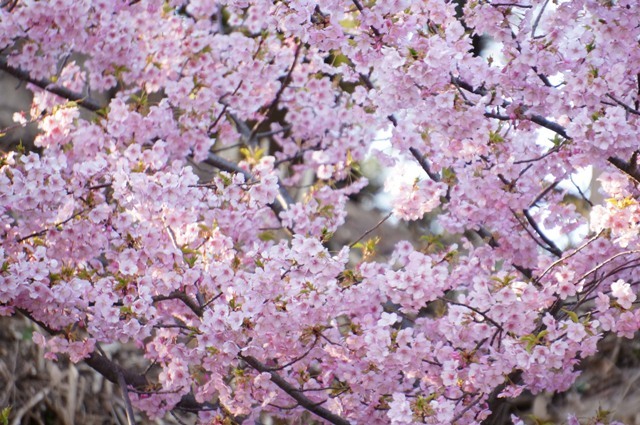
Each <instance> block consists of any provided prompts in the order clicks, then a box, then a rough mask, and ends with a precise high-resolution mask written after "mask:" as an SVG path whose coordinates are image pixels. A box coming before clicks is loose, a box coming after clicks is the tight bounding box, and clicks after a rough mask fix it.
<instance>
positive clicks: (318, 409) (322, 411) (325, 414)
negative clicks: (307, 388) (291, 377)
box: [239, 355, 350, 425]
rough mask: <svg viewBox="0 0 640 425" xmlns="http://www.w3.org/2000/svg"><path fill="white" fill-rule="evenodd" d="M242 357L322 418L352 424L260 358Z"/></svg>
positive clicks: (341, 423) (336, 424) (337, 424)
mask: <svg viewBox="0 0 640 425" xmlns="http://www.w3.org/2000/svg"><path fill="white" fill-rule="evenodd" d="M239 357H240V359H242V360H244V361H245V362H246V363H247V364H248V365H249V366H251V367H252V368H254V369H255V370H257V371H258V372H261V373H264V372H266V373H268V374H269V375H271V381H272V382H273V383H274V384H276V385H277V386H278V387H279V388H280V389H281V390H283V391H284V392H286V393H287V394H289V395H290V396H291V398H293V399H294V400H295V401H297V402H298V404H300V406H302V407H304V408H305V409H307V410H308V411H309V412H311V413H313V414H315V415H317V416H319V417H321V418H322V419H324V420H326V421H328V422H330V423H332V424H334V425H350V422H349V421H347V420H346V419H344V418H343V417H341V416H339V415H336V414H335V413H333V412H331V411H330V410H328V409H326V408H324V407H322V406H320V404H321V403H318V402H315V401H312V400H311V399H309V398H308V397H307V396H305V395H304V394H303V392H302V391H300V390H298V389H297V388H295V387H294V386H293V385H291V384H290V383H289V382H287V381H286V380H285V379H284V378H283V377H282V376H280V375H278V374H277V373H276V372H274V371H273V370H271V369H270V368H269V367H267V366H265V365H264V364H262V363H261V362H260V361H259V360H258V359H256V358H255V357H252V356H243V355H240V356H239Z"/></svg>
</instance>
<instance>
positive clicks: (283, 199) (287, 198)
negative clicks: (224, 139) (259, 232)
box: [204, 152, 295, 216]
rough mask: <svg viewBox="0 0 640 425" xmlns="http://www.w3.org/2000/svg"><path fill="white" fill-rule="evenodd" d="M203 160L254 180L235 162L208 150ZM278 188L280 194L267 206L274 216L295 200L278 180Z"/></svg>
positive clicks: (223, 169)
mask: <svg viewBox="0 0 640 425" xmlns="http://www.w3.org/2000/svg"><path fill="white" fill-rule="evenodd" d="M204 162H205V164H209V165H211V166H213V167H216V168H217V169H219V170H222V171H228V172H230V173H240V174H242V175H244V177H245V180H246V181H252V180H254V177H253V175H252V174H251V173H250V172H248V171H247V170H245V169H243V168H241V167H240V166H239V165H238V164H236V163H235V162H232V161H229V160H227V159H224V158H222V157H220V156H218V155H215V154H213V153H211V152H209V155H208V156H207V159H205V160H204ZM278 188H279V191H280V195H279V196H278V197H276V201H275V202H273V203H271V204H269V207H270V208H271V210H272V211H273V212H274V213H275V214H276V216H279V215H280V213H281V212H282V211H285V210H288V209H289V206H290V205H292V204H295V201H294V200H293V198H292V197H291V195H290V194H289V192H287V191H286V189H284V187H282V184H281V183H280V182H279V181H278Z"/></svg>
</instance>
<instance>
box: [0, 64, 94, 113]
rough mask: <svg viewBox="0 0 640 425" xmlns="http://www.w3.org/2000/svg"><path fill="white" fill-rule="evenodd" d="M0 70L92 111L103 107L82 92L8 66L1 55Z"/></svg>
mask: <svg viewBox="0 0 640 425" xmlns="http://www.w3.org/2000/svg"><path fill="white" fill-rule="evenodd" d="M0 70H3V71H4V72H6V73H8V74H11V75H13V76H14V77H16V78H17V79H19V80H21V81H26V82H28V83H31V84H33V85H36V86H38V87H40V88H41V89H43V90H46V91H48V92H50V93H53V94H56V95H58V96H60V97H63V98H65V99H68V100H71V101H74V102H77V103H78V105H80V106H82V107H83V108H85V109H88V110H90V111H92V112H97V111H99V110H100V109H103V108H104V106H103V105H101V104H100V102H98V101H97V100H95V99H92V98H90V97H87V96H83V95H82V94H80V93H76V92H74V91H71V90H69V89H67V88H65V87H60V86H57V85H56V84H55V83H53V82H51V81H50V80H46V79H42V80H37V79H35V78H32V77H31V76H30V75H29V73H28V72H27V71H24V70H22V69H19V68H14V67H12V66H10V65H9V64H8V63H7V59H6V58H4V57H1V56H0Z"/></svg>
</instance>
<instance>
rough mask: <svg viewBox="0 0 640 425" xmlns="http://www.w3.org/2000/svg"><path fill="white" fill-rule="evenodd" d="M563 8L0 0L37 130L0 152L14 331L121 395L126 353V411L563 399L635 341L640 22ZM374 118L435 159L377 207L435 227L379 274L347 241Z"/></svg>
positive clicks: (11, 68) (5, 54)
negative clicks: (112, 349)
mask: <svg viewBox="0 0 640 425" xmlns="http://www.w3.org/2000/svg"><path fill="white" fill-rule="evenodd" d="M552 3H553V5H551V4H549V2H547V1H534V0H521V1H519V2H517V3H508V4H507V3H498V2H491V1H481V2H478V1H468V2H466V5H465V6H464V7H463V8H462V12H460V9H456V4H457V3H456V2H450V1H447V0H429V1H424V2H410V1H405V0H393V1H392V0H388V1H376V2H363V1H359V0H330V1H324V2H309V1H304V0H292V1H288V2H265V1H256V0H228V1H213V0H193V1H187V0H170V1H163V0H149V1H104V0H77V1H70V0H56V1H47V2H27V1H25V2H21V1H17V2H16V1H8V2H2V3H1V6H0V51H1V52H2V53H1V54H0V69H2V70H3V71H5V72H8V73H10V74H13V75H14V76H17V77H18V78H21V79H23V80H25V82H26V83H29V85H28V87H29V89H30V90H32V91H33V92H34V97H33V104H32V107H31V109H30V110H29V111H19V112H17V113H16V115H15V120H16V125H18V126H20V125H26V124H27V123H28V122H32V121H35V122H37V125H38V129H39V134H38V136H37V137H36V139H35V141H34V145H33V149H32V151H30V152H29V151H24V150H17V151H15V152H9V153H5V154H3V155H2V157H1V158H0V241H1V245H0V314H2V315H13V314H18V313H20V314H25V315H27V316H28V317H30V318H31V319H33V320H34V321H36V322H37V323H38V324H39V325H40V326H41V327H42V329H41V331H40V332H38V333H36V334H34V340H35V341H36V343H38V344H39V345H40V346H42V347H45V349H46V352H47V354H46V356H47V358H51V359H56V358H58V357H59V356H60V355H68V356H69V357H70V359H71V360H72V361H74V362H78V361H82V360H83V359H84V360H86V361H87V362H88V363H89V364H90V365H91V366H93V367H94V368H96V370H98V371H99V372H101V373H104V374H106V376H107V377H108V378H109V379H112V380H113V379H115V378H114V377H113V376H109V371H108V368H107V369H105V368H104V367H103V365H104V362H107V361H108V359H106V358H102V357H103V356H102V354H101V353H100V350H98V349H97V347H99V344H101V343H105V344H106V343H113V342H134V343H135V344H136V346H137V347H138V348H139V350H140V353H141V355H143V356H144V358H145V359H146V360H147V361H148V362H149V364H152V365H153V367H154V368H155V369H157V373H155V374H153V376H157V381H155V382H147V381H146V379H147V378H146V377H145V376H143V375H142V371H140V375H139V379H138V378H136V379H134V378H132V376H133V375H131V374H128V375H127V378H126V379H127V384H128V385H129V386H130V387H134V388H135V389H136V390H138V392H137V393H134V392H131V394H130V398H131V400H132V401H133V403H134V404H135V405H136V406H137V407H138V408H139V409H141V410H143V411H145V412H146V413H147V414H148V415H150V416H161V415H163V414H165V413H167V412H168V411H171V410H172V409H186V410H191V411H193V410H195V411H198V412H199V415H200V420H201V421H202V423H222V421H223V420H224V419H225V418H227V417H228V418H233V419H234V420H236V421H243V420H244V421H245V422H246V423H252V421H253V420H254V419H256V418H258V417H259V416H260V415H262V414H264V413H271V414H274V415H277V416H282V417H289V418H291V419H296V418H298V419H299V418H306V417H307V416H305V415H308V414H309V412H310V413H311V414H313V415H316V416H317V417H319V418H322V419H323V420H325V421H327V422H328V423H334V424H348V423H354V424H355V423H371V424H386V423H391V424H410V423H429V424H450V423H457V424H478V423H480V422H482V421H483V420H484V419H486V418H487V417H489V416H490V415H492V414H495V412H496V411H497V410H498V409H497V408H498V406H499V403H500V402H501V400H503V399H504V398H510V397H516V396H517V395H518V394H520V393H521V392H522V391H524V390H528V391H532V392H539V391H564V390H567V389H568V388H569V387H570V386H571V385H572V384H573V382H574V381H575V379H576V377H577V376H578V374H579V372H578V370H577V368H576V366H577V365H579V363H580V361H581V360H583V359H584V358H586V357H588V356H591V355H593V354H594V353H595V352H596V343H597V342H598V341H599V340H600V339H601V338H602V336H603V335H605V334H606V333H615V334H616V335H618V336H624V337H632V336H633V335H634V333H635V332H636V331H637V330H638V329H640V310H638V309H636V308H635V304H636V303H637V287H638V284H639V283H640V281H639V280H638V276H639V273H638V267H639V264H640V263H639V261H640V207H639V205H640V204H639V199H640V192H639V191H638V183H639V182H640V163H639V162H638V157H639V151H638V143H637V140H636V135H637V133H638V126H639V125H640V119H639V117H640V109H639V106H638V104H639V102H640V99H639V98H638V94H637V93H638V92H639V88H638V85H639V82H638V78H637V76H638V75H640V45H639V44H638V40H639V38H640V28H638V25H637V23H638V21H639V20H640V9H639V8H638V7H637V5H636V4H635V3H634V2H633V1H631V0H617V1H596V0H573V1H569V2H557V3H558V4H555V2H552ZM460 13H462V15H461V14H460ZM474 34H475V35H478V36H479V35H483V36H484V37H487V38H490V39H491V43H492V45H493V47H494V49H493V50H492V51H491V52H490V53H488V54H485V56H487V55H489V56H487V57H483V56H481V55H478V54H474V51H473V44H472V35H474ZM476 53H477V52H476ZM485 53H486V52H485ZM98 99H106V100H103V101H99V100H98ZM389 131H390V132H391V137H390V143H391V148H392V149H394V150H395V151H397V152H399V155H401V156H403V157H404V158H403V160H404V161H415V162H416V164H417V165H419V166H420V167H421V172H420V174H419V175H417V176H415V175H411V174H410V173H408V172H406V170H403V169H402V167H401V166H397V167H396V168H394V169H392V170H391V173H392V174H390V176H389V177H388V178H387V183H386V184H385V188H384V190H386V191H387V192H389V194H390V195H391V198H392V199H393V207H392V214H393V216H394V217H395V219H397V220H399V221H417V220H422V219H423V218H424V217H425V215H427V214H428V215H429V217H430V218H431V219H433V220H435V222H436V224H437V225H436V226H432V230H433V229H435V230H437V232H439V233H437V234H425V235H424V236H425V238H422V239H421V240H420V241H415V246H414V245H412V244H411V243H410V242H407V241H404V242H401V243H398V244H397V245H396V247H395V249H394V251H393V253H392V254H391V255H390V256H389V258H383V257H376V256H375V255H373V253H372V250H373V248H372V245H374V244H370V243H368V242H367V241H366V240H363V241H361V242H362V243H361V244H358V245H356V244H355V242H358V241H353V242H354V243H353V244H350V245H345V246H335V242H334V240H336V239H334V235H335V234H337V233H339V232H341V230H342V229H343V227H342V226H343V224H344V223H345V220H346V218H347V205H348V203H349V202H350V199H351V198H355V197H356V196H357V195H359V194H361V193H363V191H364V189H365V188H366V187H368V184H369V182H368V181H367V179H366V178H364V177H361V167H360V164H361V163H363V161H365V160H366V159H367V155H368V153H369V152H370V148H371V146H372V144H373V142H374V141H375V139H376V138H378V137H379V136H380V134H382V132H387V134H388V132H389ZM1 132H3V130H2V131H0V133H1ZM549 134H551V136H549ZM549 138H550V139H551V141H548V140H547V139H549ZM238 147H239V148H240V149H237V148H238ZM378 158H379V160H380V162H381V163H384V164H390V163H393V162H394V161H395V160H394V159H393V158H391V157H390V156H385V154H384V153H379V154H378ZM398 164H400V162H398ZM587 166H590V167H593V168H592V169H593V173H594V174H595V175H597V176H599V178H598V179H595V180H594V182H595V183H594V184H593V185H591V189H592V190H591V192H588V193H585V192H583V191H582V190H579V189H578V190H572V189H566V187H570V186H569V185H566V184H564V183H566V182H570V181H571V176H573V175H574V174H575V173H576V172H577V171H580V170H582V169H584V167H587ZM599 195H603V196H601V197H600V196H599ZM600 199H602V200H600ZM590 204H592V205H590ZM576 205H578V206H582V208H579V207H576ZM434 217H435V218H434ZM356 219H357V218H356ZM548 229H553V232H551V231H550V230H548ZM581 229H582V230H584V229H588V232H586V231H582V232H577V230H581ZM372 231H375V229H372ZM425 233H426V231H425ZM554 234H566V235H569V234H571V235H574V236H572V239H571V243H570V244H569V246H565V245H566V244H565V245H562V244H560V243H558V242H557V237H554V236H553V235H554ZM584 234H586V236H584V237H582V236H575V235H584ZM365 236H367V235H365ZM358 246H360V247H362V248H360V249H361V250H362V251H363V253H364V255H362V256H360V257H359V256H357V255H352V254H354V253H355V251H356V250H357V248H356V247H358ZM113 367H114V368H115V367H116V366H115V365H114V366H113ZM114 370H115V369H114ZM514 420H516V421H518V419H517V418H516V419H514ZM570 422H571V423H577V420H576V419H575V418H572V419H571V420H570Z"/></svg>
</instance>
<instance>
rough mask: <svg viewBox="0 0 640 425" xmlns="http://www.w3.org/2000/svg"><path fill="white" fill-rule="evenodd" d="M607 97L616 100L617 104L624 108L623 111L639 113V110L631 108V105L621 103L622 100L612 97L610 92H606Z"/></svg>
mask: <svg viewBox="0 0 640 425" xmlns="http://www.w3.org/2000/svg"><path fill="white" fill-rule="evenodd" d="M606 96H607V97H608V98H609V99H611V100H613V101H614V102H616V103H617V104H618V105H620V106H622V107H623V108H624V110H625V111H627V112H628V113H630V114H634V115H640V111H638V110H637V109H633V108H632V107H631V106H629V105H627V104H625V103H623V102H622V101H620V100H618V99H616V98H615V97H613V96H612V95H611V94H607V95H606Z"/></svg>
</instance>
